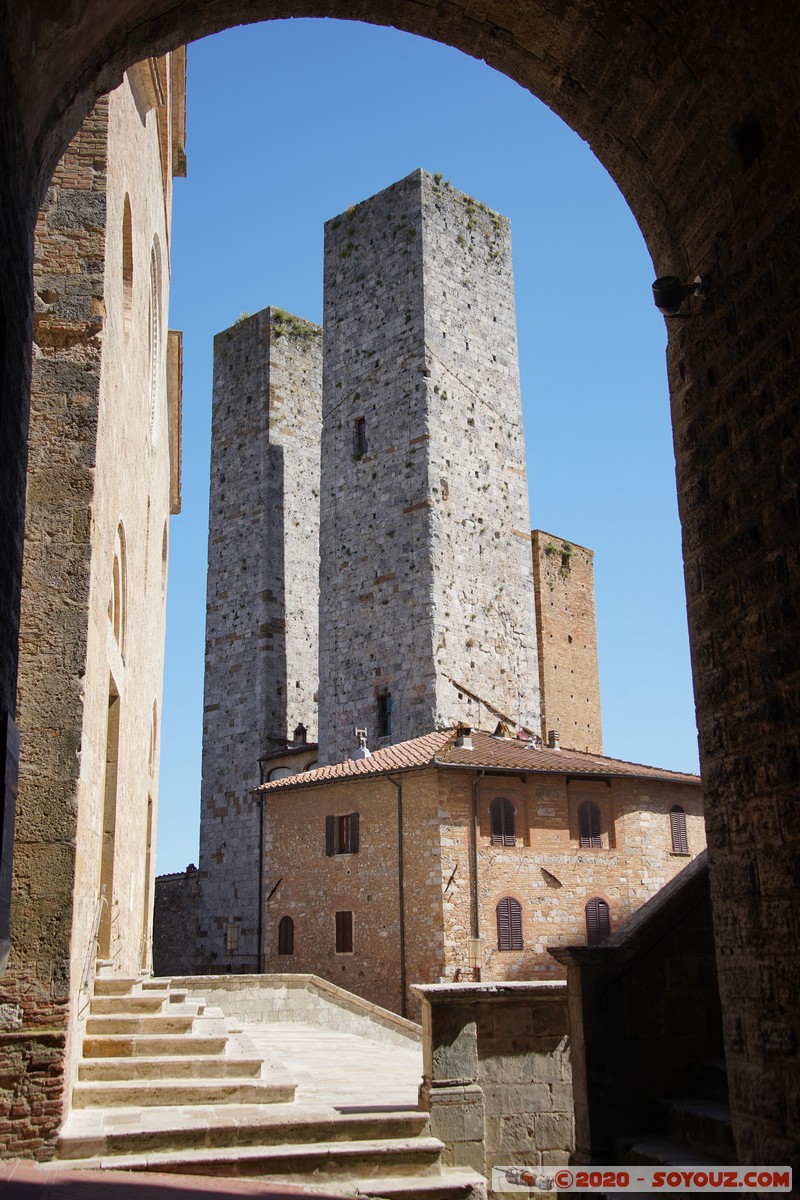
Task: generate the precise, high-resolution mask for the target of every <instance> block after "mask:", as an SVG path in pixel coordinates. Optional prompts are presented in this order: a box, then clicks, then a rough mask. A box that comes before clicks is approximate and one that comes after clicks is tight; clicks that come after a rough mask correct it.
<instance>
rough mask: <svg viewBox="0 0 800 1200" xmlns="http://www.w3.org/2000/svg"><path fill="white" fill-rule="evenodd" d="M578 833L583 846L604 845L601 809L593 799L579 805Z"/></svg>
mask: <svg viewBox="0 0 800 1200" xmlns="http://www.w3.org/2000/svg"><path fill="white" fill-rule="evenodd" d="M578 835H579V838H580V844H581V846H602V844H603V843H602V840H601V837H600V809H599V808H598V807H597V805H596V804H595V803H594V802H593V801H592V800H584V802H583V804H581V805H579V806H578Z"/></svg>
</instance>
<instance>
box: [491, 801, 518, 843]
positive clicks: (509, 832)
mask: <svg viewBox="0 0 800 1200" xmlns="http://www.w3.org/2000/svg"><path fill="white" fill-rule="evenodd" d="M489 815H490V817H491V819H492V845H493V846H515V845H516V842H517V839H516V836H515V833H516V831H515V829H514V805H513V804H512V803H511V801H510V800H507V799H506V798H505V796H497V797H496V798H495V799H494V800H493V801H492V803H491V804H490V805H489Z"/></svg>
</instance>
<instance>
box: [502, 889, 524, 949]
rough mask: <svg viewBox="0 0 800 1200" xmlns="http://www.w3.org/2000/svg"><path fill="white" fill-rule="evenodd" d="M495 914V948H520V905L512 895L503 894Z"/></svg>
mask: <svg viewBox="0 0 800 1200" xmlns="http://www.w3.org/2000/svg"><path fill="white" fill-rule="evenodd" d="M495 911H496V914H497V949H498V950H521V949H522V906H521V905H520V903H519V901H518V900H515V899H514V897H513V896H504V897H503V899H502V900H501V901H500V902H499V904H498V905H497V909H496V910H495Z"/></svg>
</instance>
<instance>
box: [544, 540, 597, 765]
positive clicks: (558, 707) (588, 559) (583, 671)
mask: <svg viewBox="0 0 800 1200" xmlns="http://www.w3.org/2000/svg"><path fill="white" fill-rule="evenodd" d="M531 542H532V550H533V578H534V584H535V587H536V609H537V613H538V621H537V633H538V649H539V684H540V690H541V699H542V737H543V738H544V740H545V741H548V740H549V739H550V737H551V736H552V735H553V734H555V733H558V734H559V735H560V739H561V744H562V745H563V746H566V747H568V748H569V749H570V750H586V751H589V752H590V753H593V754H602V753H603V734H602V727H601V719H600V677H599V674H598V668H597V624H596V620H595V607H594V554H593V553H592V551H591V550H587V549H586V547H585V546H576V545H574V544H573V543H572V542H568V541H565V539H564V538H560V537H555V536H554V535H553V534H552V533H544V532H543V531H542V530H541V529H534V531H533V532H532V534H531Z"/></svg>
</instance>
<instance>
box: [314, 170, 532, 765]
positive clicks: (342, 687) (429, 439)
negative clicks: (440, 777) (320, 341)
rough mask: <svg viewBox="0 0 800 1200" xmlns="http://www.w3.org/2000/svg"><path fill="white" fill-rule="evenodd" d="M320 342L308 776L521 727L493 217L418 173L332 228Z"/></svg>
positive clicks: (512, 490)
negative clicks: (474, 726) (500, 723)
mask: <svg viewBox="0 0 800 1200" xmlns="http://www.w3.org/2000/svg"><path fill="white" fill-rule="evenodd" d="M324 330H325V333H324V342H325V361H324V381H323V397H324V398H323V434H322V486H321V495H322V499H323V505H322V518H321V530H320V546H321V564H322V567H321V577H320V585H321V600H322V602H321V609H320V759H321V761H323V762H332V761H337V760H340V759H342V758H345V757H347V756H348V755H349V754H350V753H351V752H352V749H353V746H354V744H355V738H354V729H355V727H356V726H358V727H365V728H366V729H367V733H368V738H369V744H370V746H371V747H374V746H375V745H382V744H386V743H388V742H399V741H403V740H407V739H410V738H413V737H417V736H420V735H422V734H424V733H427V732H429V731H430V730H431V729H433V728H436V727H441V726H445V725H452V724H454V723H456V722H457V721H459V720H472V719H474V720H475V721H476V722H477V711H475V713H474V716H473V709H476V708H477V706H476V701H475V700H474V699H473V698H471V696H470V695H469V694H468V693H469V692H471V693H476V694H477V695H479V696H480V697H481V700H482V701H483V703H484V704H485V705H486V706H487V707H488V708H489V711H490V713H492V714H496V715H498V716H501V715H502V716H506V717H508V718H510V719H511V720H512V721H514V722H516V723H521V724H523V725H528V726H530V727H531V728H533V729H536V730H538V728H539V702H538V672H537V665H536V634H535V605H534V590H533V575H532V567H531V561H530V550H529V540H528V539H529V537H530V532H529V531H530V524H529V514H528V499H527V480H526V472H525V449H524V441H523V434H522V418H521V403H520V391H519V375H518V366H517V345H516V328H515V317H514V293H513V281H512V272H511V243H510V236H509V226H508V221H507V220H506V219H505V218H503V217H501V216H498V215H497V214H496V213H493V212H491V211H490V210H489V209H487V208H486V207H485V206H483V205H481V204H479V203H477V202H476V201H475V200H472V199H470V197H468V196H466V195H464V194H463V193H461V192H458V191H456V190H455V189H454V188H452V187H451V186H450V185H449V184H448V183H445V182H443V181H442V179H441V177H440V176H432V175H429V174H428V173H427V172H425V171H421V170H418V171H415V172H414V173H413V174H411V175H409V176H408V177H407V178H406V179H403V180H401V181H400V182H399V183H397V184H394V185H393V186H392V187H390V188H387V189H386V190H385V191H383V192H380V193H379V194H378V195H377V196H373V197H372V198H371V199H369V200H366V201H364V202H363V203H362V204H359V205H357V206H356V207H354V208H353V209H350V210H348V212H346V213H344V214H343V215H342V216H340V217H337V218H335V219H334V220H332V221H329V222H328V224H327V225H326V228H325V308H324ZM459 684H462V685H463V689H462V688H459Z"/></svg>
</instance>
